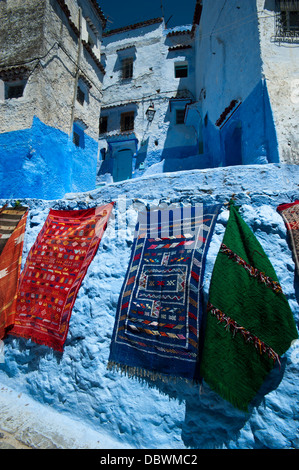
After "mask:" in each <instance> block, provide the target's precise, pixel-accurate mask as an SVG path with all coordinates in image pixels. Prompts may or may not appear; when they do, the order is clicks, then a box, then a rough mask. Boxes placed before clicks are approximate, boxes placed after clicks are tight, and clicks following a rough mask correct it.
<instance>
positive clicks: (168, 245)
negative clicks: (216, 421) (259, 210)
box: [108, 205, 221, 381]
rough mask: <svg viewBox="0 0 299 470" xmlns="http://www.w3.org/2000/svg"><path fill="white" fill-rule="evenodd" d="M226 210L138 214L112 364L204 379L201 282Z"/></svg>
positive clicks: (141, 372)
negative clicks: (200, 372)
mask: <svg viewBox="0 0 299 470" xmlns="http://www.w3.org/2000/svg"><path fill="white" fill-rule="evenodd" d="M220 207H221V206H218V205H217V206H211V207H208V206H207V207H206V206H202V205H199V206H198V207H195V206H193V207H191V206H190V207H187V208H186V207H184V208H174V209H171V210H170V209H165V210H160V209H158V210H154V211H153V210H150V211H145V212H140V213H139V214H138V221H137V225H136V230H135V238H134V242H133V246H132V252H131V259H130V263H129V266H128V270H127V273H126V277H125V280H124V283H123V286H122V289H121V294H120V298H119V303H118V309H117V313H116V320H115V325H114V331H113V337H112V342H111V350H110V357H109V362H108V368H109V369H120V370H121V371H124V372H126V373H127V374H128V375H133V376H139V377H149V378H150V379H155V378H162V379H163V380H164V379H167V378H168V379H169V378H172V379H175V378H182V379H186V380H188V381H197V380H198V379H199V376H198V361H199V351H200V344H199V343H200V334H201V321H202V300H203V299H202V282H203V274H204V266H205V260H206V255H207V250H208V246H209V243H210V240H211V236H212V233H213V229H214V226H215V223H216V219H217V216H218V213H219V210H220Z"/></svg>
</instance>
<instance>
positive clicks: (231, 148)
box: [194, 0, 299, 167]
mask: <svg viewBox="0 0 299 470" xmlns="http://www.w3.org/2000/svg"><path fill="white" fill-rule="evenodd" d="M197 8H198V10H200V21H199V24H198V26H196V28H195V38H194V47H195V55H196V59H195V62H196V104H195V105H194V106H195V108H196V109H197V111H198V114H200V116H201V128H202V135H203V146H204V153H205V154H206V155H207V157H208V160H209V161H210V166H211V167H218V166H230V165H247V164H267V163H279V162H280V163H290V164H294V163H295V164H298V163H299V146H298V145H299V139H298V102H299V100H298V89H299V87H298V83H299V82H298V77H299V50H298V42H299V2H298V1H283V0H281V1H278V0H266V1H265V0H249V1H246V2H242V1H238V0H230V1H226V0H215V1H213V2H209V1H208V0H203V1H202V2H199V1H198V2H197Z"/></svg>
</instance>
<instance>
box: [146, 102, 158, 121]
mask: <svg viewBox="0 0 299 470" xmlns="http://www.w3.org/2000/svg"><path fill="white" fill-rule="evenodd" d="M155 112H156V110H155V107H154V103H153V102H151V104H150V105H149V107H148V109H147V111H146V113H145V114H146V117H147V120H148V122H152V120H153V119H154V116H155Z"/></svg>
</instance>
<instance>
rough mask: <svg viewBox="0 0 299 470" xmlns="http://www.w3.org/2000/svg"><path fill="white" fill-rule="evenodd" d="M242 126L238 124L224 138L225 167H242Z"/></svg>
mask: <svg viewBox="0 0 299 470" xmlns="http://www.w3.org/2000/svg"><path fill="white" fill-rule="evenodd" d="M242 163H243V159H242V126H241V123H238V124H237V125H236V126H235V127H233V128H232V129H230V130H229V132H228V133H227V135H226V137H225V166H232V165H242Z"/></svg>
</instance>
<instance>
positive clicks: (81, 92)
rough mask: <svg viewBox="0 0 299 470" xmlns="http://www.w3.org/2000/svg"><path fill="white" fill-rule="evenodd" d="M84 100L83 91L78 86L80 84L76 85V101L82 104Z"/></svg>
mask: <svg viewBox="0 0 299 470" xmlns="http://www.w3.org/2000/svg"><path fill="white" fill-rule="evenodd" d="M84 100H85V93H84V91H83V90H82V88H80V86H78V88H77V101H78V102H79V103H80V104H81V105H82V106H83V104H84Z"/></svg>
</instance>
